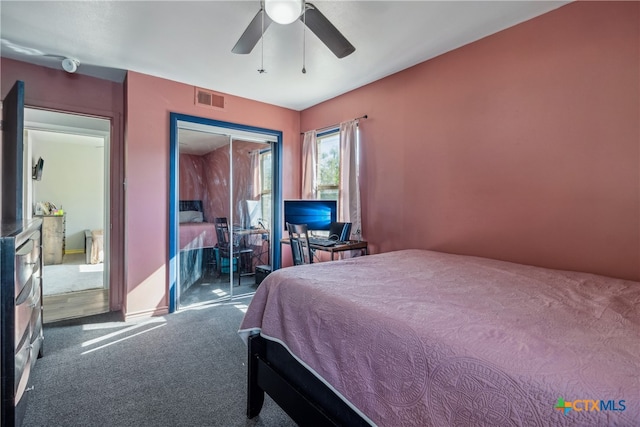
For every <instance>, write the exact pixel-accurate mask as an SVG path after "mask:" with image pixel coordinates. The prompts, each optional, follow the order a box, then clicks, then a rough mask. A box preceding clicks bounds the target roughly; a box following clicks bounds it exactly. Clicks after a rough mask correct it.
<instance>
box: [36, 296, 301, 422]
mask: <svg viewBox="0 0 640 427" xmlns="http://www.w3.org/2000/svg"><path fill="white" fill-rule="evenodd" d="M249 301H250V299H249V298H246V299H244V300H239V301H234V302H226V303H221V304H216V305H209V306H202V307H199V308H198V309H190V310H183V311H180V312H178V313H175V314H171V315H168V316H164V317H156V318H151V319H145V320H142V321H137V322H127V323H125V322H119V321H118V320H117V318H116V315H115V314H113V313H108V314H105V315H99V316H92V317H87V318H83V319H74V320H69V321H62V322H57V323H52V324H48V325H45V330H44V333H45V344H44V351H45V355H44V357H43V358H42V359H39V360H38V362H37V363H36V366H35V368H34V371H33V372H32V375H33V385H34V386H35V388H34V390H33V391H30V392H29V400H28V405H27V410H26V415H25V419H24V423H23V426H25V427H30V426H66V427H71V426H153V427H159V426H295V423H294V422H293V421H291V419H290V418H289V417H288V416H287V415H286V414H285V413H284V412H283V411H282V410H281V409H280V408H279V407H278V406H277V405H276V404H275V403H274V402H273V401H272V400H271V399H269V398H268V397H267V398H266V401H265V405H264V407H263V410H262V412H261V414H260V416H259V417H257V418H254V419H253V420H247V419H246V416H245V407H246V350H247V348H246V346H245V344H244V343H243V342H242V340H241V339H240V338H239V337H238V335H237V333H236V331H237V329H238V326H239V325H240V321H241V320H242V316H243V311H242V309H243V308H244V307H246V304H248V303H249Z"/></svg>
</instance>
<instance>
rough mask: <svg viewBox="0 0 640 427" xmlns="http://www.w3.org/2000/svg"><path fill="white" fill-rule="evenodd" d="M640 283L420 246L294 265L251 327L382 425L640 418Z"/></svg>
mask: <svg viewBox="0 0 640 427" xmlns="http://www.w3.org/2000/svg"><path fill="white" fill-rule="evenodd" d="M639 307H640V283H638V282H633V281H625V280H620V279H612V278H607V277H603V276H597V275H593V274H587V273H578V272H568V271H559V270H551V269H545V268H540V267H533V266H525V265H519V264H513V263H508V262H503V261H496V260H490V259H484V258H478V257H470V256H462V255H451V254H444V253H438V252H433V251H423V250H406V251H397V252H390V253H385V254H378V255H370V256H365V257H359V258H353V259H346V260H341V261H335V262H325V263H318V264H311V265H304V266H296V267H291V268H285V269H281V270H278V271H275V272H273V273H271V274H270V275H269V276H267V278H266V279H265V280H264V281H263V282H262V284H261V285H260V287H259V288H258V290H257V292H256V294H255V296H254V297H253V300H252V302H251V304H250V306H249V308H248V310H247V312H246V314H245V317H244V320H243V322H242V324H241V326H240V331H239V332H240V335H241V336H243V337H246V336H248V335H249V334H251V333H261V334H262V336H264V337H265V338H267V339H271V340H274V341H277V342H280V343H282V344H283V345H284V346H285V347H286V348H287V350H288V351H289V352H290V353H291V354H292V355H293V356H294V357H295V358H296V359H297V360H299V361H300V362H301V363H302V364H303V365H304V366H306V367H307V368H308V369H309V370H310V371H311V372H313V373H314V374H315V375H316V376H317V377H318V378H320V379H321V380H322V381H324V382H325V383H327V384H328V385H330V387H331V388H333V389H334V390H335V392H336V394H337V395H338V396H339V397H340V398H342V399H343V400H344V401H345V402H347V403H348V404H349V405H351V406H352V407H353V408H354V409H356V411H357V412H358V413H360V414H361V416H362V417H363V418H364V419H366V420H368V421H369V422H370V423H371V424H374V425H385V426H401V425H420V426H453V425H458V426H472V425H478V426H482V425H492V426H495V425H500V426H509V425H518V426H543V425H550V424H552V425H580V426H586V425H620V426H630V425H637V423H638V420H640V399H639V398H638V397H639V396H640V362H639V359H638V355H639V354H640V308H639Z"/></svg>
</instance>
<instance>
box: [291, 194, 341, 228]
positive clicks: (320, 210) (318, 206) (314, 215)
mask: <svg viewBox="0 0 640 427" xmlns="http://www.w3.org/2000/svg"><path fill="white" fill-rule="evenodd" d="M337 216H338V203H337V202H336V201H335V200H311V199H309V200H307V199H305V200H285V201H284V222H285V226H286V224H287V223H290V224H307V227H308V229H309V231H329V230H330V229H331V224H332V223H334V222H336V218H337Z"/></svg>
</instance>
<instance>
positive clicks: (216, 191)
mask: <svg viewBox="0 0 640 427" xmlns="http://www.w3.org/2000/svg"><path fill="white" fill-rule="evenodd" d="M177 140H178V162H177V166H178V174H177V175H178V198H179V200H178V212H177V218H178V231H177V237H178V245H179V246H178V249H179V250H178V254H177V273H178V274H177V283H176V288H177V292H178V295H177V301H178V308H181V307H187V306H193V305H197V304H205V303H210V302H213V301H219V300H224V299H229V298H232V297H234V296H239V295H243V294H250V293H253V292H255V290H256V288H257V285H258V284H259V281H260V279H261V277H262V274H261V272H262V271H263V270H265V269H267V268H270V267H269V266H270V265H271V262H272V258H273V256H272V248H273V238H272V232H271V225H272V211H273V209H272V191H271V190H272V186H273V177H272V168H273V158H272V152H273V149H272V144H274V143H273V142H270V141H268V140H266V139H265V138H264V136H261V135H253V134H251V133H248V132H225V129H220V128H217V127H215V126H207V125H202V124H194V123H181V125H180V126H178V131H177ZM256 272H258V274H256ZM256 281H257V282H258V283H256Z"/></svg>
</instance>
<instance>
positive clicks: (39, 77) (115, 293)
mask: <svg viewBox="0 0 640 427" xmlns="http://www.w3.org/2000/svg"><path fill="white" fill-rule="evenodd" d="M0 61H1V64H0V65H1V66H0V71H1V76H2V83H1V92H2V99H4V97H5V96H6V94H7V92H8V91H9V90H10V89H11V87H12V86H13V84H14V83H15V81H16V80H22V81H24V82H25V105H26V106H27V107H34V108H42V109H47V110H55V111H63V112H68V113H77V114H84V115H89V116H97V117H102V118H107V119H109V120H110V121H111V140H110V144H109V145H110V147H109V151H110V171H109V173H110V181H111V186H110V187H111V188H110V191H111V194H110V220H111V233H110V242H109V243H110V244H109V263H108V264H109V279H110V284H109V298H110V308H111V310H114V311H117V310H120V309H121V302H122V296H123V295H122V291H123V283H124V268H125V265H124V208H123V204H124V189H123V186H122V182H123V180H124V161H123V160H124V154H123V153H124V125H123V115H124V85H123V84H122V83H115V82H111V81H107V80H102V79H96V78H93V77H89V76H84V75H82V74H69V73H67V72H65V71H62V69H60V70H55V69H52V68H46V67H39V66H36V65H32V64H28V63H26V62H21V61H14V60H11V59H6V58H2V59H1V60H0Z"/></svg>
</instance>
